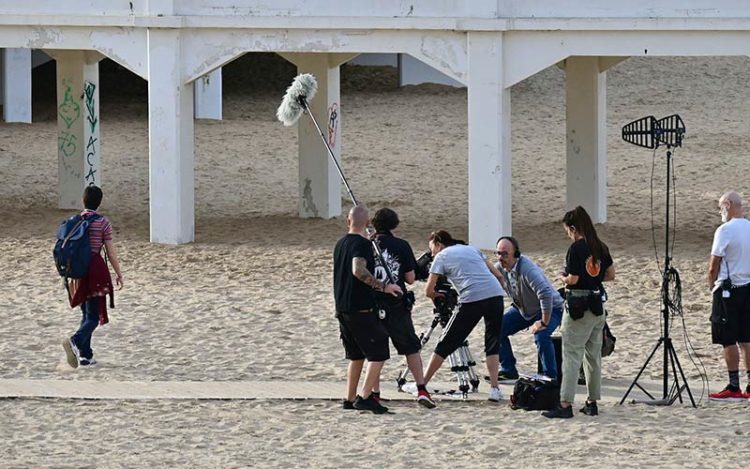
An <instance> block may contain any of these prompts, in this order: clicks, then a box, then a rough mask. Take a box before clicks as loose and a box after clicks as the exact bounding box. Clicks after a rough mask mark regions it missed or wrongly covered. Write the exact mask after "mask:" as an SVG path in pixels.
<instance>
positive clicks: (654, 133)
mask: <svg viewBox="0 0 750 469" xmlns="http://www.w3.org/2000/svg"><path fill="white" fill-rule="evenodd" d="M684 133H685V125H684V123H683V122H682V119H681V118H680V116H679V115H677V114H673V115H671V116H667V117H665V118H663V119H660V120H656V118H654V117H653V116H647V117H644V118H642V119H638V120H636V121H633V122H631V123H630V124H627V125H626V126H624V127H623V128H622V138H623V140H625V141H626V142H629V143H632V144H634V145H637V146H640V147H644V148H651V149H654V150H655V149H656V148H658V147H659V144H660V143H663V144H665V145H666V147H667V151H666V156H667V204H666V224H665V251H664V272H663V273H662V283H661V301H662V310H661V314H662V325H663V328H662V330H661V337H659V340H658V341H657V342H656V345H655V346H654V348H653V350H652V351H651V354H650V355H649V356H648V358H647V359H646V362H645V363H644V364H643V366H642V367H641V369H640V370H639V371H638V374H637V375H636V377H635V379H634V380H633V382H632V383H631V384H630V387H629V388H628V390H627V392H626V393H625V395H624V396H623V397H622V400H620V405H622V404H623V403H624V402H625V399H627V397H628V395H629V394H630V391H632V389H633V387H635V386H637V387H638V389H640V390H641V391H643V393H644V394H646V395H647V396H648V397H649V399H650V401H642V402H643V403H645V404H649V405H672V404H673V403H674V402H675V401H676V400H678V399H679V401H680V403H682V402H683V400H682V392H683V391H687V394H688V396H689V397H690V402H691V403H692V405H693V407H696V405H695V399H693V394H692V392H690V386H689V385H688V383H687V379H686V378H685V373H684V372H683V370H682V366H681V365H680V360H679V358H678V357H677V352H676V351H675V349H674V345H673V344H672V338H671V337H670V336H669V316H670V311H669V306H670V299H669V298H670V294H669V283H670V279H671V278H673V277H676V276H677V275H678V274H677V270H676V269H674V268H673V267H672V257H671V255H670V250H669V215H670V213H669V208H670V206H669V202H670V200H669V198H670V191H671V189H672V187H671V185H670V183H671V178H672V171H673V169H672V149H673V148H675V147H680V146H682V137H683V135H684ZM661 346H664V363H663V364H662V365H663V370H662V373H663V382H662V398H661V399H656V398H655V397H654V396H652V395H651V394H650V393H649V392H648V391H647V390H646V389H644V388H643V386H641V385H640V384H638V379H640V377H641V375H642V374H643V372H644V370H645V369H646V367H647V366H648V364H649V363H650V362H651V359H652V358H654V357H655V356H656V352H657V351H658V350H659V347H661ZM670 369H671V372H672V375H673V377H674V382H673V384H672V386H671V387H670V385H669V375H670ZM678 371H679V376H678ZM680 378H682V385H680Z"/></svg>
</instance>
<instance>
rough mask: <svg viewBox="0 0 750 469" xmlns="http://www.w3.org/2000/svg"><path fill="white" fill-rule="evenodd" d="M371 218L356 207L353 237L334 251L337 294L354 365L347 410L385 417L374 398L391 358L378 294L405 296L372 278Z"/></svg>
mask: <svg viewBox="0 0 750 469" xmlns="http://www.w3.org/2000/svg"><path fill="white" fill-rule="evenodd" d="M368 216H369V214H368V212H367V209H366V208H365V207H363V206H361V205H355V206H354V207H353V208H352V209H351V210H350V211H349V215H348V216H347V217H346V223H347V225H348V227H349V232H348V233H347V234H346V235H345V236H344V237H343V238H341V239H340V240H339V241H338V242H337V243H336V247H335V249H334V251H333V294H334V298H335V300H336V318H337V319H338V321H339V331H340V337H341V342H342V343H343V345H344V352H345V354H346V358H347V360H349V367H348V369H347V374H346V386H347V389H346V399H345V400H344V402H343V407H344V409H358V410H369V411H371V412H374V413H376V414H382V413H385V412H387V411H388V409H387V408H386V407H384V406H382V405H380V403H379V402H378V401H377V400H376V399H375V398H374V396H373V395H372V389H373V386H375V383H377V382H378V379H379V377H380V371H381V370H382V369H383V363H384V362H385V361H386V360H388V358H390V352H389V349H388V332H387V331H386V329H385V326H384V325H383V323H382V321H381V320H380V317H379V316H378V311H377V309H376V307H375V292H376V291H379V292H383V293H385V294H389V295H393V296H400V295H401V294H402V291H401V288H400V287H399V286H398V285H395V284H393V283H388V284H386V282H383V281H380V280H378V279H376V278H375V276H374V275H373V274H372V272H374V271H375V257H374V256H373V247H372V244H371V243H370V241H369V240H368V239H367V234H366V229H367V223H368ZM365 359H367V362H368V363H367V371H366V372H365V381H364V384H363V385H362V392H361V394H359V395H357V394H356V393H357V384H359V377H360V375H361V374H362V368H363V366H364V362H365Z"/></svg>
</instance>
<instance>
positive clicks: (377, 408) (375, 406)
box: [353, 394, 388, 414]
mask: <svg viewBox="0 0 750 469" xmlns="http://www.w3.org/2000/svg"><path fill="white" fill-rule="evenodd" d="M353 405H354V408H355V409H357V410H368V411H370V412H372V413H374V414H384V413H386V412H388V407H385V406H382V405H380V403H379V402H378V401H376V400H375V399H374V398H373V397H372V394H370V397H368V398H367V399H362V396H357V397H356V398H355V399H354V403H353Z"/></svg>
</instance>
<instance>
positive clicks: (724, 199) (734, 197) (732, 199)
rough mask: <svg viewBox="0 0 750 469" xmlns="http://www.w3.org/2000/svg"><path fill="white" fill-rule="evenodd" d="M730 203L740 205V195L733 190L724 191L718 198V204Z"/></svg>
mask: <svg viewBox="0 0 750 469" xmlns="http://www.w3.org/2000/svg"><path fill="white" fill-rule="evenodd" d="M725 203H730V204H733V205H737V206H740V207H742V197H740V195H739V194H738V193H736V192H735V191H729V192H725V193H724V195H722V196H721V198H719V205H723V204H725Z"/></svg>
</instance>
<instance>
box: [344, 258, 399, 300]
mask: <svg viewBox="0 0 750 469" xmlns="http://www.w3.org/2000/svg"><path fill="white" fill-rule="evenodd" d="M352 274H354V276H355V277H357V278H358V279H359V280H360V281H361V282H362V283H364V284H366V285H368V286H369V287H371V288H372V289H374V290H375V291H382V292H384V293H388V294H390V295H393V296H401V295H402V294H403V292H402V291H401V287H399V286H398V285H396V284H393V283H389V284H387V285H386V284H385V282H381V281H380V280H378V279H376V278H375V276H373V275H372V274H371V273H370V271H369V270H367V261H366V260H365V258H364V257H355V258H353V259H352Z"/></svg>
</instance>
